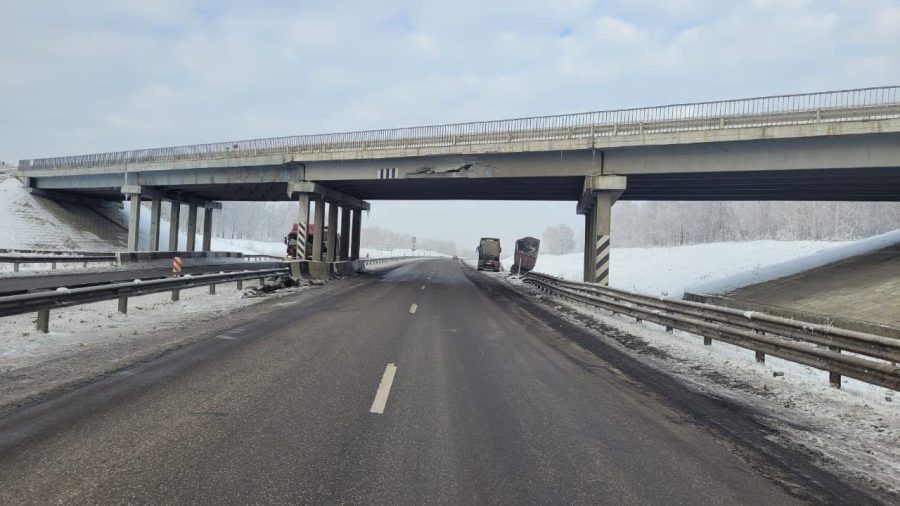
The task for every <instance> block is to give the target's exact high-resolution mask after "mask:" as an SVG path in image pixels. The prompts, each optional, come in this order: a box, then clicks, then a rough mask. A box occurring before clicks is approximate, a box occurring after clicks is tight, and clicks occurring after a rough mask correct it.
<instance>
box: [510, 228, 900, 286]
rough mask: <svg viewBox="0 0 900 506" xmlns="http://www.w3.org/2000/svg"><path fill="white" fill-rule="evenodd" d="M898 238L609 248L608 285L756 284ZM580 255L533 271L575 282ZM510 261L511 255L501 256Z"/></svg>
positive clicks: (543, 261) (551, 259) (544, 261)
mask: <svg viewBox="0 0 900 506" xmlns="http://www.w3.org/2000/svg"><path fill="white" fill-rule="evenodd" d="M898 242H900V230H895V231H893V232H889V233H887V234H883V235H880V236H876V237H871V238H869V239H863V240H861V241H853V242H830V241H747V242H721V243H711V244H695V245H690V246H672V247H653V248H613V249H612V253H611V254H610V281H609V283H610V286H612V287H614V288H621V289H623V290H631V291H635V292H641V293H646V294H650V295H662V296H668V297H681V295H682V294H683V293H684V292H685V291H699V292H703V293H710V292H716V291H720V290H725V289H732V288H736V287H738V286H744V285H748V284H754V283H760V282H763V281H768V280H771V279H776V278H779V277H783V276H788V275H791V274H795V273H797V272H801V271H804V270H807V269H812V268H814V267H818V266H821V265H824V264H827V263H830V262H835V261H837V260H841V259H843V258H847V257H851V256H855V255H860V254H863V253H867V252H870V251H875V250H878V249H881V248H884V247H886V246H889V245H891V244H896V243H898ZM582 258H583V257H582V254H581V253H572V254H569V255H546V254H540V255H539V256H538V261H537V265H536V266H535V270H536V271H538V272H542V273H545V274H550V275H552V276H557V277H561V278H565V279H569V280H572V281H581V273H582ZM503 265H504V266H510V265H512V257H509V258H506V259H504V260H503Z"/></svg>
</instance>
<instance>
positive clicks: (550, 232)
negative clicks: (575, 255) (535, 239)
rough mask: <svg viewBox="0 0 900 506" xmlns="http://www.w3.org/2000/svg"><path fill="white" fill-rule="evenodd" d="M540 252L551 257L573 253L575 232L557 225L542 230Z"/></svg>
mask: <svg viewBox="0 0 900 506" xmlns="http://www.w3.org/2000/svg"><path fill="white" fill-rule="evenodd" d="M541 250H542V251H543V252H545V253H549V254H551V255H564V254H566V253H572V252H573V251H575V231H574V230H572V227H570V226H568V225H565V224H562V223H561V224H559V225H550V226H548V227H547V228H545V229H544V235H543V240H542V241H541Z"/></svg>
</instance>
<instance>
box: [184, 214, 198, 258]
mask: <svg viewBox="0 0 900 506" xmlns="http://www.w3.org/2000/svg"><path fill="white" fill-rule="evenodd" d="M185 250H186V251H196V250H197V204H190V205H189V206H188V222H187V246H186V248H185Z"/></svg>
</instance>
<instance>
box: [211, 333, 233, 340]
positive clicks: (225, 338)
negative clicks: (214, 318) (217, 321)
mask: <svg viewBox="0 0 900 506" xmlns="http://www.w3.org/2000/svg"><path fill="white" fill-rule="evenodd" d="M216 337H218V338H219V339H224V340H226V341H234V340H236V339H237V338H236V337H234V336H229V335H228V334H222V335H221V336H216Z"/></svg>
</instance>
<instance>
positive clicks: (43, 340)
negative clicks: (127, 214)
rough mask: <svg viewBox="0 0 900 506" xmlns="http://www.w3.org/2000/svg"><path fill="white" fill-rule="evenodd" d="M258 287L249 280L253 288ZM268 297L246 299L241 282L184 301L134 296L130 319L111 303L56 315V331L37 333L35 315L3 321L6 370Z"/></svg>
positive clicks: (1, 359) (197, 291)
mask: <svg viewBox="0 0 900 506" xmlns="http://www.w3.org/2000/svg"><path fill="white" fill-rule="evenodd" d="M252 284H253V282H250V281H245V282H244V286H245V287H248V286H250V285H252ZM262 300H265V298H262V297H261V298H251V299H245V298H243V291H239V290H237V288H236V284H235V283H228V284H221V285H217V287H216V294H215V295H210V294H209V289H208V288H207V287H200V288H192V289H190V290H182V291H181V297H180V300H179V301H178V302H172V301H171V294H170V292H163V293H155V294H151V295H143V296H140V297H132V298H131V299H129V301H128V314H121V313H119V312H118V301H116V300H108V301H102V302H96V303H93V304H84V305H80V306H73V307H68V308H64V309H59V310H53V311H50V332H49V333H47V334H44V333H41V332H37V331H36V330H35V314H33V313H32V314H24V315H17V316H8V317H4V318H0V371H9V370H12V369H16V368H19V367H24V366H27V365H30V364H33V363H36V362H40V361H42V360H46V359H48V358H52V357H54V356H59V355H63V354H66V353H68V352H70V351H72V350H78V349H81V348H84V347H86V346H103V345H113V344H115V343H116V342H118V341H119V340H120V339H123V338H126V337H128V336H131V335H135V334H138V333H139V332H140V333H146V332H148V331H150V332H151V333H153V332H152V331H154V330H157V329H159V330H160V331H162V330H163V329H169V328H173V327H177V326H178V325H179V323H180V322H183V321H202V320H204V319H214V318H216V317H217V316H218V315H220V314H221V313H223V312H227V311H230V310H233V309H235V308H237V307H240V306H245V305H248V304H254V303H257V302H260V301H262Z"/></svg>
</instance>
